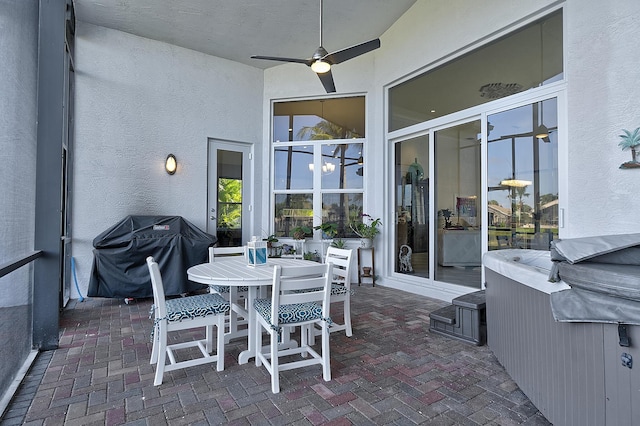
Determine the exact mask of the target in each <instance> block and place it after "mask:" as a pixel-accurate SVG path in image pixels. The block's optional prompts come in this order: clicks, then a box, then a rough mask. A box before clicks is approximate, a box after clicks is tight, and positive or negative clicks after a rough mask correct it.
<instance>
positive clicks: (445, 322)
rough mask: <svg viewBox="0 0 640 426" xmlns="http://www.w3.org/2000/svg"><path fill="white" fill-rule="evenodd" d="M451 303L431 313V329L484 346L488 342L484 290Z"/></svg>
mask: <svg viewBox="0 0 640 426" xmlns="http://www.w3.org/2000/svg"><path fill="white" fill-rule="evenodd" d="M451 303H452V304H451V305H449V306H445V307H444V308H440V309H438V310H437V311H433V312H431V313H430V314H429V318H430V320H429V323H430V324H429V331H431V332H433V333H438V334H442V335H443V336H449V337H453V338H455V339H458V340H462V341H464V342H469V343H473V344H475V345H477V346H482V345H484V344H485V343H486V342H487V309H486V306H487V304H486V299H485V295H484V290H480V291H476V292H473V293H469V294H465V295H463V296H459V297H456V298H455V299H453V300H452V301H451Z"/></svg>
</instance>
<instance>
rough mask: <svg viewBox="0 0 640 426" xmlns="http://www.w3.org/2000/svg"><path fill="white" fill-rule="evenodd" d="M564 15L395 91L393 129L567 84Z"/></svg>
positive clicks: (391, 113)
mask: <svg viewBox="0 0 640 426" xmlns="http://www.w3.org/2000/svg"><path fill="white" fill-rule="evenodd" d="M562 39H563V36H562V11H558V12H555V13H554V14H552V15H549V16H547V17H545V18H544V19H541V20H539V21H537V22H535V23H532V24H530V25H528V26H526V27H524V28H522V29H519V30H517V31H514V32H512V33H510V34H508V35H507V36H505V37H502V38H501V39H498V40H496V41H494V42H492V43H489V44H486V45H484V46H482V47H480V48H478V49H476V50H474V51H472V52H470V53H467V54H465V55H463V56H461V57H459V58H457V59H454V60H452V61H451V62H448V63H446V64H444V65H442V66H440V67H438V68H435V69H432V70H429V71H427V72H426V73H424V74H421V75H419V76H417V77H414V78H412V79H411V80H408V81H406V82H404V83H402V84H399V85H397V86H395V87H393V88H392V89H390V90H389V129H390V131H393V130H397V129H401V128H404V127H407V126H411V125H413V124H418V123H421V122H425V121H428V120H431V119H434V118H437V117H442V116H445V115H448V114H451V113H453V112H456V111H461V110H464V109H467V108H470V107H472V106H476V105H480V104H483V103H486V102H490V101H493V100H495V99H500V98H503V97H505V96H509V95H513V94H515V93H519V92H523V91H526V90H529V89H532V88H535V87H539V86H542V85H545V84H549V83H551V82H554V81H559V80H562V79H563V63H562V61H563V59H562V44H563V41H562Z"/></svg>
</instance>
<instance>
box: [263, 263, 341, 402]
mask: <svg viewBox="0 0 640 426" xmlns="http://www.w3.org/2000/svg"><path fill="white" fill-rule="evenodd" d="M332 268H333V265H332V264H331V263H326V264H318V265H317V266H315V265H312V266H280V265H277V266H275V267H274V273H273V286H272V291H271V299H261V298H259V299H256V300H255V302H254V304H253V307H254V309H255V310H256V327H255V335H254V336H253V338H254V339H255V342H256V345H255V347H256V348H257V352H256V366H260V365H262V364H264V366H265V368H266V369H267V371H268V372H269V374H271V391H272V392H273V393H278V392H280V372H281V371H286V370H291V369H294V368H302V367H308V366H310V365H315V364H319V365H321V366H322V377H323V378H324V380H325V381H329V380H331V366H330V361H329V324H330V322H331V319H330V318H329V305H330V303H329V296H330V295H329V293H330V285H331V270H332ZM293 290H306V291H304V292H293ZM316 324H317V325H318V326H320V329H321V336H322V345H321V353H318V352H316V351H315V350H314V349H313V348H312V347H311V346H310V345H309V340H308V336H309V335H310V334H311V329H312V328H313V327H314V326H315V325H316ZM298 326H300V327H301V330H300V345H299V346H297V347H295V348H283V347H282V346H281V345H279V344H278V343H279V341H280V339H281V337H282V333H283V332H284V330H283V327H285V328H293V327H298ZM263 329H264V330H266V332H267V333H268V334H269V337H270V344H269V351H268V352H266V351H264V350H263V349H262V332H263ZM296 354H299V355H300V356H301V357H302V358H301V359H299V360H287V362H281V358H282V357H285V356H290V355H296ZM309 355H310V357H309Z"/></svg>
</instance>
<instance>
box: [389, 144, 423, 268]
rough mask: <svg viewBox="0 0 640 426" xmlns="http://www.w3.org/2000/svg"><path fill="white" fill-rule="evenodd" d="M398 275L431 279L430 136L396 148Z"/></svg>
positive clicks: (396, 247)
mask: <svg viewBox="0 0 640 426" xmlns="http://www.w3.org/2000/svg"><path fill="white" fill-rule="evenodd" d="M394 175H395V186H394V189H395V197H394V199H395V201H396V207H395V212H396V223H395V227H396V232H395V234H396V241H395V251H394V253H396V256H395V259H396V261H395V272H399V273H403V274H412V275H415V276H420V277H424V278H429V135H428V134H427V135H423V136H418V137H416V138H413V139H409V140H406V141H402V142H398V143H397V144H396V145H395V170H394Z"/></svg>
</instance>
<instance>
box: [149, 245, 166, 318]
mask: <svg viewBox="0 0 640 426" xmlns="http://www.w3.org/2000/svg"><path fill="white" fill-rule="evenodd" d="M147 266H148V267H149V275H151V287H152V288H153V304H154V306H155V309H154V312H155V317H156V319H157V318H165V317H166V316H167V307H166V306H165V297H164V284H163V283H162V275H161V274H160V268H159V267H158V264H157V263H156V261H155V260H154V259H153V257H151V256H149V257H147Z"/></svg>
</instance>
